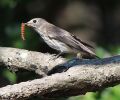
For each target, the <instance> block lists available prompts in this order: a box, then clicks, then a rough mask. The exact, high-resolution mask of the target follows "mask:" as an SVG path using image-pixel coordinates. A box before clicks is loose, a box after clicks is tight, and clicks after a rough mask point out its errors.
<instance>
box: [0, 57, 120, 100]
mask: <svg viewBox="0 0 120 100" xmlns="http://www.w3.org/2000/svg"><path fill="white" fill-rule="evenodd" d="M84 61H86V60H83V61H82V62H84ZM89 61H91V60H89ZM89 61H88V62H89ZM93 61H94V60H92V62H93ZM96 61H98V60H96ZM106 61H107V62H109V63H107V62H106ZM98 62H99V64H96V63H93V64H92V63H91V64H81V65H77V66H74V67H71V68H70V69H68V70H67V71H66V72H63V73H56V74H53V75H51V76H47V77H44V78H42V79H36V80H32V81H27V82H22V83H19V84H15V85H9V86H6V87H3V88H0V99H8V98H9V100H10V99H11V100H16V99H20V98H22V100H23V98H29V97H30V96H33V95H39V96H45V97H63V96H73V95H80V94H85V93H86V92H88V91H97V90H99V89H103V88H106V87H110V86H114V85H115V84H119V83H120V56H116V57H112V58H106V59H103V60H99V61H98Z"/></svg>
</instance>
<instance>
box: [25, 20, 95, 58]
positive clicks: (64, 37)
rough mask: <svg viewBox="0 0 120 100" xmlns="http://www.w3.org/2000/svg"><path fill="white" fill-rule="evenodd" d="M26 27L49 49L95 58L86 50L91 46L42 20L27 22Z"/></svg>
mask: <svg viewBox="0 0 120 100" xmlns="http://www.w3.org/2000/svg"><path fill="white" fill-rule="evenodd" d="M26 25H27V26H30V27H32V28H33V29H34V30H35V31H37V32H38V33H39V35H40V36H41V37H42V38H43V39H44V41H45V42H46V43H47V44H48V45H49V46H50V47H51V48H53V49H55V50H58V51H60V53H76V54H77V53H80V54H81V55H87V56H88V58H96V57H97V56H96V54H95V53H94V52H92V51H91V50H90V49H89V48H88V47H92V46H90V45H89V44H87V43H84V42H83V41H81V40H80V39H78V38H77V37H76V36H74V35H72V34H70V33H69V32H67V31H65V30H63V29H61V28H59V27H57V26H55V25H53V24H50V23H48V22H47V21H46V20H44V19H42V18H34V19H32V20H30V21H29V22H27V23H26ZM92 48H93V47H92Z"/></svg>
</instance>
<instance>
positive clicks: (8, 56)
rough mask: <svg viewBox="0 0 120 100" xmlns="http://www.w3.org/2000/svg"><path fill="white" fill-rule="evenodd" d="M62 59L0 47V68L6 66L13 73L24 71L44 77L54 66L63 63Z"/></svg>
mask: <svg viewBox="0 0 120 100" xmlns="http://www.w3.org/2000/svg"><path fill="white" fill-rule="evenodd" d="M65 61H66V60H65V59H64V58H56V56H55V55H50V54H48V53H46V54H43V53H40V52H33V51H28V50H23V49H16V48H7V47H0V66H1V65H4V66H7V67H8V68H9V69H11V70H13V71H17V70H19V69H26V70H29V71H34V72H35V73H37V74H39V75H41V76H46V74H47V72H48V71H50V70H51V69H52V68H53V67H54V66H56V65H58V64H61V63H63V62H65Z"/></svg>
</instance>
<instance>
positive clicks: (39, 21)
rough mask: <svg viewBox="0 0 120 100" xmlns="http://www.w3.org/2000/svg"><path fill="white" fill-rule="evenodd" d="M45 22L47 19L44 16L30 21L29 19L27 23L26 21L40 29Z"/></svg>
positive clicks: (30, 25) (28, 24)
mask: <svg viewBox="0 0 120 100" xmlns="http://www.w3.org/2000/svg"><path fill="white" fill-rule="evenodd" d="M44 23H46V21H45V20H44V19H42V18H33V19H31V20H30V21H28V22H27V23H25V25H27V26H29V27H32V28H34V29H38V28H39V27H40V26H41V25H43V24H44Z"/></svg>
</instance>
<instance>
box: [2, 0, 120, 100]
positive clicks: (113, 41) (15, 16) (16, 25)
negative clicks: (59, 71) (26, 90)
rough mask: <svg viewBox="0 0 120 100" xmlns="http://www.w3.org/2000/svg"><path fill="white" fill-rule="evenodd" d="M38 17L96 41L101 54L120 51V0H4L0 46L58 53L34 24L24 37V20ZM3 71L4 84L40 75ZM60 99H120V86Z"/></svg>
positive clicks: (92, 41) (108, 54) (86, 38)
mask: <svg viewBox="0 0 120 100" xmlns="http://www.w3.org/2000/svg"><path fill="white" fill-rule="evenodd" d="M35 17H41V18H44V19H46V20H47V21H48V22H50V23H53V24H55V25H56V26H59V27H61V28H63V29H65V30H67V31H69V32H71V33H73V34H75V35H76V36H78V37H79V38H80V39H82V40H83V41H85V42H87V43H89V44H92V45H93V46H95V52H96V54H97V55H98V56H99V57H109V56H113V55H118V54H119V53H120V33H119V32H120V1H119V0H0V46H1V47H15V48H23V49H27V50H34V51H39V52H43V53H45V52H49V53H57V52H56V51H55V50H53V49H51V48H50V47H48V46H47V45H46V44H45V43H44V41H43V40H42V39H41V38H40V37H39V35H38V34H37V33H36V32H34V31H33V30H32V29H30V28H27V27H26V29H25V38H26V41H22V39H21V37H20V27H21V26H20V25H21V23H22V22H27V21H29V20H30V19H32V18H35ZM0 71H1V73H0V87H2V86H5V85H8V84H14V83H18V82H21V81H25V80H31V79H34V78H38V77H39V76H37V75H35V74H33V73H32V72H31V73H32V74H31V73H29V72H26V71H21V72H20V73H14V72H10V71H9V70H7V69H5V68H4V69H3V68H0ZM25 76H26V77H25ZM28 76H29V77H28ZM32 100H33V99H32ZM34 100H37V98H36V99H35V98H34ZM57 100H58V99H57ZM60 100H120V86H119V85H118V86H115V87H112V88H107V89H105V90H103V91H100V92H94V93H92V92H90V93H86V95H82V96H76V97H70V98H60Z"/></svg>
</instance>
